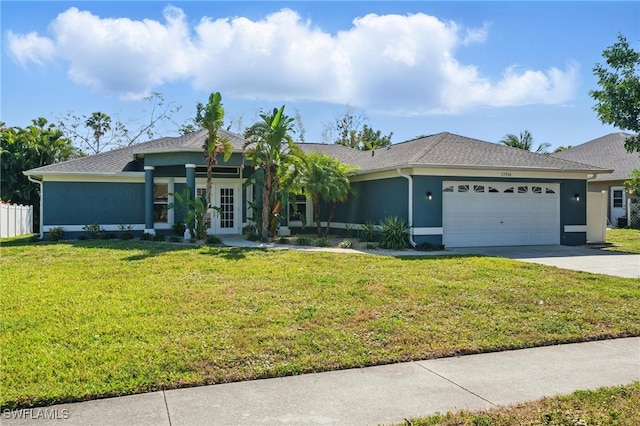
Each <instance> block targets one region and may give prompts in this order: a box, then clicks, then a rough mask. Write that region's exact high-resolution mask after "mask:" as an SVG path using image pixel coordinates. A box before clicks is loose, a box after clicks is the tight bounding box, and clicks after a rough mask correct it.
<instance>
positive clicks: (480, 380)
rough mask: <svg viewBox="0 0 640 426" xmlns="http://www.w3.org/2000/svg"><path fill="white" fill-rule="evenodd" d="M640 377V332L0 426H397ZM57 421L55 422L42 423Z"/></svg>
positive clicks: (32, 414) (130, 401)
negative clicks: (409, 420)
mask: <svg viewBox="0 0 640 426" xmlns="http://www.w3.org/2000/svg"><path fill="white" fill-rule="evenodd" d="M634 380H640V338H638V337H636V338H626V339H615V340H604V341H598V342H587V343H575V344H568V345H557V346H547V347H541V348H532V349H522V350H516V351H506V352H495V353H488V354H479V355H469V356H462V357H455V358H442V359H436V360H427V361H417V362H407V363H400V364H391V365H384V366H377V367H368V368H360V369H352V370H343V371H333V372H327V373H317V374H306V375H301V376H294V377H283V378H276V379H265V380H256V381H248V382H238V383H229V384H221V385H213V386H203V387H196V388H186V389H176V390H168V391H160V392H152V393H147V394H141V395H132V396H126V397H121V398H110V399H103V400H96V401H88V402H81V403H76V404H63V405H57V406H52V407H46V408H36V409H31V410H22V411H13V412H3V413H2V417H1V419H0V424H2V425H23V424H33V425H49V424H62V425H65V426H67V425H107V426H108V425H169V426H179V425H212V424H214V425H238V424H240V425H253V424H295V425H298V424H340V425H351V424H353V425H368V424H380V423H387V424H388V423H400V422H402V421H403V419H405V418H410V417H416V416H426V415H429V414H433V413H436V412H442V413H444V412H447V411H455V410H459V409H469V410H475V409H485V408H491V407H493V406H495V405H504V404H512V403H517V402H522V401H529V400H535V399H538V398H541V397H543V396H552V395H557V394H565V393H570V392H572V391H574V390H578V389H595V388H597V387H601V386H614V385H620V384H627V383H631V382H632V381H634ZM51 417H55V418H54V419H49V420H47V418H51Z"/></svg>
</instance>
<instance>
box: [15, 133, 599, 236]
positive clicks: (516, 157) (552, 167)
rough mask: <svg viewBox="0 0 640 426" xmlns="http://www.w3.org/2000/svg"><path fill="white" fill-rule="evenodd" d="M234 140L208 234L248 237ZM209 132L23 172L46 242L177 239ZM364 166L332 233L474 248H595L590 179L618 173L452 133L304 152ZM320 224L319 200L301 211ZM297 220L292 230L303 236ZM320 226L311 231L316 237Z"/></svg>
mask: <svg viewBox="0 0 640 426" xmlns="http://www.w3.org/2000/svg"><path fill="white" fill-rule="evenodd" d="M224 133H225V135H227V136H229V137H230V138H231V141H232V143H233V146H234V154H233V155H232V157H231V159H230V160H229V161H228V162H226V163H220V164H219V167H218V168H217V169H216V171H215V173H214V178H215V179H214V190H213V194H214V196H213V200H212V203H213V205H216V206H219V207H220V208H221V211H222V213H218V212H216V211H214V212H213V213H212V217H211V224H210V229H209V232H210V233H214V234H224V233H235V234H237V233H240V232H241V230H242V227H243V226H244V225H246V224H247V223H248V222H249V218H250V217H251V212H250V209H249V206H248V203H249V201H252V200H254V199H255V198H254V197H256V195H257V194H255V193H254V190H253V187H252V186H251V185H249V186H246V187H243V183H244V181H245V179H246V177H247V176H249V174H250V173H252V172H253V169H252V167H250V166H249V165H248V164H247V165H245V164H244V162H243V160H242V146H243V143H244V141H243V139H242V138H241V137H239V136H237V135H233V134H230V133H228V132H224ZM205 135H206V133H205V132H204V131H200V132H196V133H192V134H190V135H186V136H182V137H176V138H163V139H159V140H155V141H150V142H146V143H142V144H139V145H135V146H131V147H127V148H122V149H119V150H115V151H110V152H106V153H101V154H97V155H94V156H90V157H85V158H80V159H76V160H71V161H68V162H65V163H58V164H53V165H50V166H45V167H41V168H38V169H33V170H29V171H27V172H25V174H26V175H28V176H29V177H30V178H31V179H33V180H37V181H39V182H41V184H42V204H43V206H42V212H43V213H42V215H43V217H42V222H41V223H42V224H43V228H42V232H43V233H46V232H48V231H49V230H50V229H51V228H52V227H55V226H62V227H63V228H64V229H65V231H67V232H69V233H71V236H73V233H79V232H82V228H83V226H84V225H87V224H91V223H94V222H96V223H98V224H100V225H101V226H102V227H103V228H104V229H107V230H112V231H116V230H117V229H118V224H131V225H133V226H134V228H135V229H136V230H138V231H146V232H150V233H154V232H166V233H168V232H170V231H171V226H172V224H173V223H176V222H178V221H180V219H181V218H180V217H178V216H177V214H176V213H175V212H173V211H171V210H170V211H168V212H166V209H164V206H166V204H167V203H169V202H171V199H172V197H171V195H170V193H172V192H180V191H181V190H182V189H183V188H184V187H185V186H186V185H188V186H189V187H191V188H194V187H195V188H196V191H197V192H198V193H203V191H204V185H205V173H204V172H205V166H204V157H203V154H202V145H203V142H204V138H205ZM300 146H301V147H302V149H303V150H304V151H306V152H310V151H316V152H323V153H326V154H328V155H331V156H333V157H335V158H337V159H339V160H340V161H342V162H344V163H349V164H353V165H356V166H358V167H359V170H358V171H357V172H356V174H355V176H354V177H353V178H352V184H353V187H354V189H355V193H356V194H355V195H354V196H352V197H351V198H350V199H349V200H348V201H347V202H345V203H342V204H341V205H340V206H339V207H338V210H337V211H336V215H335V217H334V220H333V222H332V227H333V228H335V229H336V230H340V229H348V228H352V229H357V228H358V227H359V226H360V225H362V224H364V223H365V222H368V221H374V222H378V221H380V220H382V219H384V218H386V217H389V216H397V217H399V218H402V219H404V220H405V221H406V222H407V223H408V224H409V225H410V226H411V239H412V241H413V242H415V243H420V242H429V243H432V244H445V245H446V246H449V247H456V246H458V247H460V246H475V245H487V246H492V245H533V244H537V245H541V244H565V245H580V244H584V243H585V242H586V203H585V200H586V191H587V179H588V177H589V176H591V175H594V174H598V173H604V172H611V170H607V169H602V168H598V167H595V166H589V165H585V164H580V163H575V162H571V161H567V160H562V159H559V158H555V157H551V156H548V155H541V154H535V153H531V152H528V151H524V150H520V149H515V148H509V147H505V146H501V145H498V144H494V143H489V142H483V141H479V140H476V139H470V138H466V137H463V136H458V135H454V134H450V133H439V134H436V135H432V136H428V137H424V138H420V139H415V140H411V141H408V142H403V143H398V144H395V145H392V146H390V147H388V148H382V149H378V150H375V151H358V150H355V149H352V148H347V147H344V146H340V145H325V144H306V143H304V144H300ZM297 203H298V205H299V209H298V210H299V211H301V212H303V213H304V214H305V215H306V219H307V223H308V224H309V225H310V224H311V222H312V217H313V212H312V211H311V209H312V206H311V203H310V201H309V200H304V199H300V200H298V201H297ZM301 226H302V222H301V221H300V219H299V218H295V217H291V218H290V220H289V219H287V218H285V219H284V220H283V222H282V230H283V231H286V228H289V229H290V230H292V231H294V232H304V231H305V230H304V229H301ZM312 228H313V227H312V226H309V227H308V228H306V230H307V231H309V232H310V231H311V230H312Z"/></svg>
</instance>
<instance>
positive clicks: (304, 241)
mask: <svg viewBox="0 0 640 426" xmlns="http://www.w3.org/2000/svg"><path fill="white" fill-rule="evenodd" d="M311 243H312V240H311V238H309V237H307V236H305V235H298V236H297V237H296V245H298V246H310V245H311Z"/></svg>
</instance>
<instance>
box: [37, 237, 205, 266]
mask: <svg viewBox="0 0 640 426" xmlns="http://www.w3.org/2000/svg"><path fill="white" fill-rule="evenodd" d="M48 244H70V245H72V246H73V247H77V248H84V249H108V250H121V251H122V252H123V254H127V253H130V252H137V253H135V254H134V253H131V254H130V255H129V256H126V257H124V258H123V260H128V261H131V262H135V261H138V260H144V259H147V258H150V257H156V256H159V255H162V254H164V253H170V252H175V251H188V250H198V249H199V248H200V246H196V245H195V244H175V243H166V242H159V241H143V240H100V239H98V240H73V241H60V242H57V243H48Z"/></svg>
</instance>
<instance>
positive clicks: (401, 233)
mask: <svg viewBox="0 0 640 426" xmlns="http://www.w3.org/2000/svg"><path fill="white" fill-rule="evenodd" d="M380 226H381V228H382V229H381V231H380V248H383V249H387V250H402V249H405V248H407V246H408V245H409V227H408V226H407V224H406V223H405V221H404V219H399V218H398V217H397V216H390V217H387V218H385V219H384V220H383V221H382V222H381V223H380Z"/></svg>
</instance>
